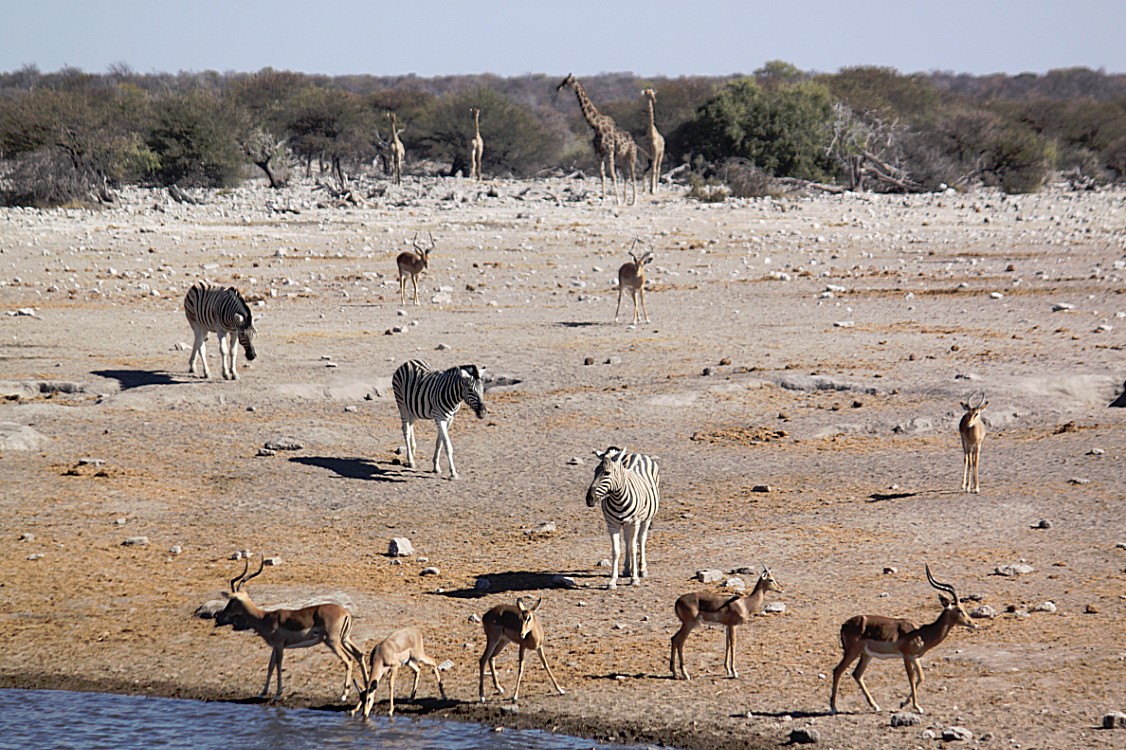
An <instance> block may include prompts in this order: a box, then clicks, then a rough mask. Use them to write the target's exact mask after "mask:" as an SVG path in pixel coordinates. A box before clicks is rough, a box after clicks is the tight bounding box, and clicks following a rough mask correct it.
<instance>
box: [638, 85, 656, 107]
mask: <svg viewBox="0 0 1126 750" xmlns="http://www.w3.org/2000/svg"><path fill="white" fill-rule="evenodd" d="M641 94H642V96H644V97H645V98H646V99H648V100H649V101H651V102H653V103H654V104H655V103H656V102H657V92H656V91H655V90H653V89H645V90H644V91H642V92H641Z"/></svg>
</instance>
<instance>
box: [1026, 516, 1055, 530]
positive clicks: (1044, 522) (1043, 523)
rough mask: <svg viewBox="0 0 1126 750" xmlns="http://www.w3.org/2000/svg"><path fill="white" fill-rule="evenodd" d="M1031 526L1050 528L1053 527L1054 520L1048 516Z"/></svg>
mask: <svg viewBox="0 0 1126 750" xmlns="http://www.w3.org/2000/svg"><path fill="white" fill-rule="evenodd" d="M1031 528H1034V529H1050V528H1052V522H1051V521H1049V520H1048V519H1047V518H1041V519H1040V520H1039V521H1037V522H1036V523H1034V524H1032V527H1031Z"/></svg>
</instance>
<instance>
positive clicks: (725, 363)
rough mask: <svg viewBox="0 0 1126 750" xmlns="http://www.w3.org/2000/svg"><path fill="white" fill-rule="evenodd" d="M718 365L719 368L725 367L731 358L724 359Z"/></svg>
mask: <svg viewBox="0 0 1126 750" xmlns="http://www.w3.org/2000/svg"><path fill="white" fill-rule="evenodd" d="M719 364H720V366H721V367H726V366H727V365H729V364H731V358H730V357H724V358H723V359H721V360H720V361H719Z"/></svg>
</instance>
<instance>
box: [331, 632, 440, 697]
mask: <svg viewBox="0 0 1126 750" xmlns="http://www.w3.org/2000/svg"><path fill="white" fill-rule="evenodd" d="M404 664H405V665H406V666H408V667H410V668H411V669H412V670H413V671H414V687H412V688H411V700H412V701H413V700H414V697H415V695H417V694H418V679H419V676H420V675H421V673H422V668H421V667H420V666H419V665H420V664H425V665H426V666H428V667H430V668H431V669H433V670H434V677H435V678H436V679H437V680H438V692H440V693H441V694H442V698H445V697H446V688H445V686H444V685H442V673H441V672H439V671H438V663H437V662H436V661H434V660H433V659H431V658H430V657H429V656H427V655H426V651H425V650H423V647H422V633H421V632H420V631H419V629H418V628H413V627H411V628H403V629H402V630H397V631H395V632H394V633H392V634H391V635H389V636H387V637H386V638H384V639H383V640H382V641H380V642H379V643H378V644H377V645H376V646H375V648H373V649H372V650H371V656H370V657H368V680H367V687H365V688H364V690H363V691H362V692H361V693H360V702H359V703H357V704H356V707H355V708H353V709H352V716H355V715H356V712H357V711H359V710H361V709H363V712H364V718H365V719H366V718H368V716H369V715H370V714H371V710H372V708H374V707H375V694H376V691H377V690H379V681H380V680H382V679H383V677H384V675H386V674H387V673H388V672H390V673H391V680H390V683H391V709H390V711H388V713H387V715H388V716H394V715H395V675H396V674H398V672H399V667H401V666H403V665H404Z"/></svg>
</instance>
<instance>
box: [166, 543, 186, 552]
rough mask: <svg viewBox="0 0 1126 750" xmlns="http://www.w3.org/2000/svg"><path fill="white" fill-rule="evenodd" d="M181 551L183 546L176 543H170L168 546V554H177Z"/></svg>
mask: <svg viewBox="0 0 1126 750" xmlns="http://www.w3.org/2000/svg"><path fill="white" fill-rule="evenodd" d="M183 551H184V548H183V547H181V546H180V545H178V544H174V545H172V546H171V547H169V548H168V554H170V555H179V554H181V553H183Z"/></svg>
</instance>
